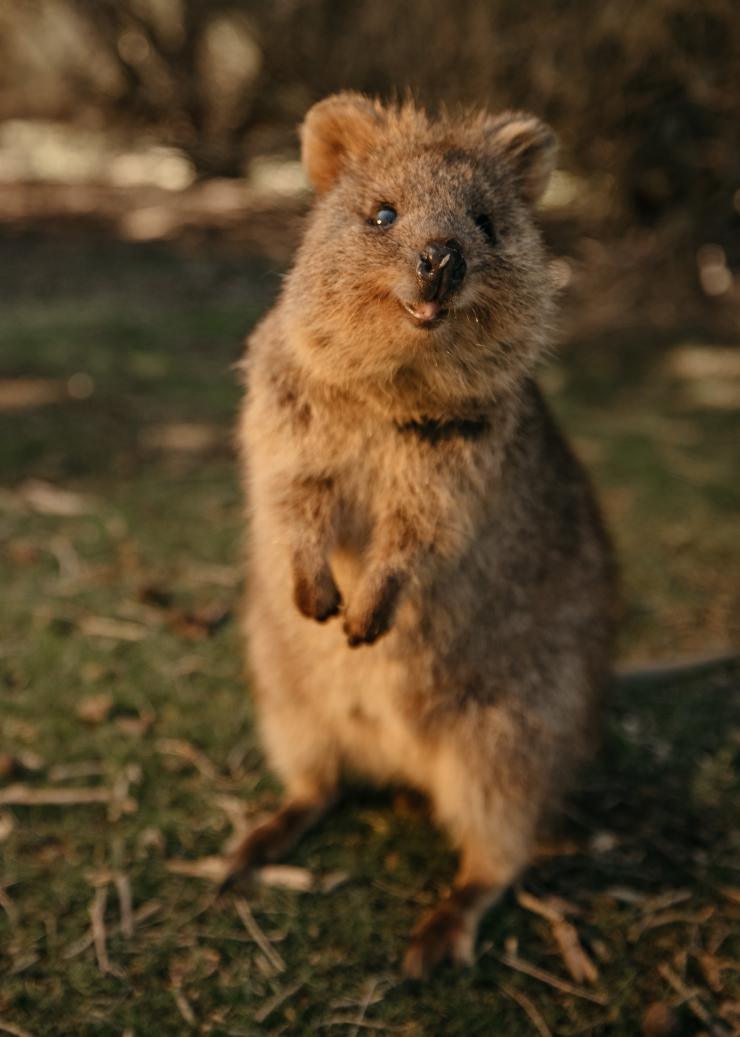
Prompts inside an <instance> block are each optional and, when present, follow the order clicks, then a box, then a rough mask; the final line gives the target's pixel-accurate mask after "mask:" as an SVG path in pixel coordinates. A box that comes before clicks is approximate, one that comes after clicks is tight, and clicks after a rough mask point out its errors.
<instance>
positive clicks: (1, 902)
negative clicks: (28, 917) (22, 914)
mask: <svg viewBox="0 0 740 1037" xmlns="http://www.w3.org/2000/svg"><path fill="white" fill-rule="evenodd" d="M0 907H1V908H2V909H3V911H4V912H5V914H6V915H7V916H8V922H9V923H10V925H12V926H15V925H17V924H18V909H17V908H16V906H15V904H14V903H13V901H12V900H11V899H10V896H9V895H8V893H7V892H6V891H5V890H4V889H3V887H2V886H0Z"/></svg>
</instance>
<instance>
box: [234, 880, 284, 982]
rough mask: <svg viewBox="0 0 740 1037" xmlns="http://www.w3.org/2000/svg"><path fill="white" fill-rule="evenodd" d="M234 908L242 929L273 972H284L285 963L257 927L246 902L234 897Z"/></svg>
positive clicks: (242, 898) (241, 898)
mask: <svg viewBox="0 0 740 1037" xmlns="http://www.w3.org/2000/svg"><path fill="white" fill-rule="evenodd" d="M234 906H235V907H236V913H237V914H238V915H239V917H240V918H241V920H242V922H243V923H244V928H245V929H246V930H247V932H248V933H249V935H250V936H251V937H252V939H253V940H254V942H255V943H256V944H257V946H258V947H259V949H260V950H261V951H262V953H263V954H264V956H265V958H267V960H268V962H269V963H270V965H271V966H272V968H273V970H274V971H275V972H285V962H284V961H283V959H282V958H281V956H280V955H279V954H278V952H277V951H276V950H275V948H274V947H273V946H272V944H271V943H270V941H269V939H268V938H267V936H266V935H265V933H264V932H263V931H262V930H261V929H260V927H259V925H257V920H256V918H255V917H254V915H253V914H252V911H251V909H250V907H249V904H248V903H247V902H246V900H245V899H244V897H234Z"/></svg>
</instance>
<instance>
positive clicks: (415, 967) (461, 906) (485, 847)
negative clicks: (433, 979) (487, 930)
mask: <svg viewBox="0 0 740 1037" xmlns="http://www.w3.org/2000/svg"><path fill="white" fill-rule="evenodd" d="M476 798H477V796H476V795H475V793H472V794H470V793H469V795H468V798H467V802H461V803H460V814H459V815H458V817H457V818H455V819H454V822H455V823H453V824H451V825H450V827H451V829H452V831H453V833H454V834H455V835H456V837H457V839H458V841H459V842H460V849H461V853H460V866H459V869H458V872H457V875H456V876H455V879H454V882H453V885H452V889H451V890H450V892H449V893H448V894H447V895H446V896H445V897H443V899H442V900H441V901H440V902H439V904H437V905H436V907H434V908H433V909H432V910H431V911H429V912H428V913H427V914H426V915H424V916H423V917H422V919H421V921H420V922H419V924H418V925H417V927H416V928H415V929H414V931H413V933H412V935H411V942H410V944H409V947H408V950H407V952H406V955H405V957H404V961H403V972H404V975H406V976H408V977H409V978H411V979H423V978H426V977H427V976H428V975H429V974H430V973H431V972H432V971H433V970H434V969H435V968H436V967H437V965H440V964H441V963H442V962H444V961H451V962H453V963H454V964H456V965H472V964H473V963H474V961H475V943H476V937H477V935H478V927H479V925H480V922H481V919H482V918H483V916H484V914H485V913H486V911H487V910H488V909H489V908H490V907H491V906H492V905H493V904H494V903H495V902H496V901H497V900H498V898H499V897H500V896H501V894H502V893H504V891H505V890H506V889H507V887H508V886H510V885H511V883H512V882H513V881H514V880H515V879H516V877H517V875H518V874H519V873H520V872H521V871H522V869H523V868H524V867H525V866H526V864H527V861H528V860H529V858H530V856H531V852H532V844H533V828H534V825H533V823H532V821H533V819H532V818H531V817H529V816H527V812H526V811H525V812H520V811H519V810H517V809H516V806H515V805H514V804H507V803H506V801H505V799H504V798H503V796H502V795H501V794H499V793H496V794H495V795H494V796H490V794H489V796H488V797H486V798H487V799H488V800H489V802H488V803H487V804H486V806H487V807H488V811H487V813H486V814H485V815H483V814H482V813H481V810H480V808H481V807H483V806H484V804H483V803H479V804H475V806H474V807H473V809H472V810H471V800H475V799H476ZM491 800H493V802H491ZM446 805H449V804H446ZM466 809H467V810H468V811H470V814H471V817H470V821H471V822H473V823H472V824H471V825H470V827H468V828H467V829H465V828H462V830H461V825H460V821H461V819H463V818H464V817H465V811H466ZM443 819H444V815H443Z"/></svg>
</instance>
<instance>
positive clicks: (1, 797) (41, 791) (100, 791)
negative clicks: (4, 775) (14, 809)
mask: <svg viewBox="0 0 740 1037" xmlns="http://www.w3.org/2000/svg"><path fill="white" fill-rule="evenodd" d="M111 795H112V793H111V791H110V789H104V788H96V789H77V788H56V787H55V788H44V787H37V786H31V785H22V784H20V783H16V784H14V785H8V787H7V788H5V789H2V790H1V791H0V805H7V806H18V807H69V806H77V805H78V804H82V803H110V801H111Z"/></svg>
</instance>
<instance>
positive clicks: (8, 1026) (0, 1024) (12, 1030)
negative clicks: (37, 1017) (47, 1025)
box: [0, 1019, 33, 1037]
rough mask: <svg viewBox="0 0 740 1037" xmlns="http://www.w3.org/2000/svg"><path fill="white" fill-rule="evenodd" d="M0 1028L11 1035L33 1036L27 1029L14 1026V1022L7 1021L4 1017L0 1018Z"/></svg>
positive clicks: (19, 1036) (18, 1036)
mask: <svg viewBox="0 0 740 1037" xmlns="http://www.w3.org/2000/svg"><path fill="white" fill-rule="evenodd" d="M0 1030H2V1032H3V1033H9V1034H12V1037H33V1034H30V1033H29V1032H28V1030H24V1029H23V1028H22V1027H20V1026H16V1025H15V1023H7V1022H6V1021H5V1020H4V1019H0Z"/></svg>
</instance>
